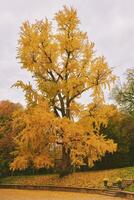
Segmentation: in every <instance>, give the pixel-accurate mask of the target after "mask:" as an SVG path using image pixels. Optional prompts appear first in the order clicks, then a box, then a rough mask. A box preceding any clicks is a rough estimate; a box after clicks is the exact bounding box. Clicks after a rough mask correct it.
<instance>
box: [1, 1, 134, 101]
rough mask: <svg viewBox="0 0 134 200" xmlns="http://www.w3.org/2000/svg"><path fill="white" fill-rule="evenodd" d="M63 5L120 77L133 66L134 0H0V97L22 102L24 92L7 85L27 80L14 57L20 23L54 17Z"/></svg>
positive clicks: (25, 73)
mask: <svg viewBox="0 0 134 200" xmlns="http://www.w3.org/2000/svg"><path fill="white" fill-rule="evenodd" d="M63 5H68V6H70V5H71V6H73V7H75V8H76V9H77V11H78V16H79V18H80V20H81V28H82V30H84V31H87V32H88V35H89V38H90V40H91V41H93V42H95V45H96V46H95V48H96V50H97V52H98V54H100V55H104V56H105V57H106V59H107V61H108V63H109V65H110V66H111V67H114V72H115V73H116V74H117V75H118V76H120V78H121V79H122V80H123V79H124V76H123V74H124V72H125V71H126V69H127V68H132V67H134V0H0V99H10V100H12V101H14V102H21V103H22V104H24V97H23V93H22V92H21V91H20V90H17V89H15V88H10V87H11V85H12V84H13V83H15V82H16V81H17V80H25V81H27V80H28V79H29V75H28V73H27V72H24V70H22V69H20V64H18V61H17V60H16V47H17V39H18V37H19V27H20V26H21V24H22V22H23V21H25V20H30V21H31V22H33V21H34V20H35V19H39V20H40V19H44V18H45V17H46V16H47V17H48V18H49V19H53V15H54V13H55V12H57V11H58V10H59V9H61V8H62V6H63ZM85 98H86V97H85Z"/></svg>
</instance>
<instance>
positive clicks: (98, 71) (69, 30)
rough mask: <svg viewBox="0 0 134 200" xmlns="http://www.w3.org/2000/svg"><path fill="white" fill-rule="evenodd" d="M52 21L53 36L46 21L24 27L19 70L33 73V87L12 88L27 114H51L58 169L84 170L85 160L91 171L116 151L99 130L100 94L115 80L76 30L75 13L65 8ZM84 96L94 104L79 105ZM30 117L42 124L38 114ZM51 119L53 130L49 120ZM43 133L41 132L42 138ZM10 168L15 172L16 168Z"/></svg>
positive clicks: (77, 20)
mask: <svg viewBox="0 0 134 200" xmlns="http://www.w3.org/2000/svg"><path fill="white" fill-rule="evenodd" d="M54 19H55V21H56V24H57V27H56V29H55V30H54V31H53V30H52V24H51V22H49V21H48V19H46V20H44V21H36V22H35V23H34V24H30V23H29V22H28V21H27V22H24V23H23V25H22V27H21V33H20V39H19V46H18V58H19V60H20V62H21V64H22V68H24V69H26V70H27V71H29V72H31V74H32V77H33V80H34V82H35V84H34V87H33V86H32V85H31V84H30V83H29V84H25V83H23V82H22V81H18V82H17V83H16V84H15V85H16V86H17V87H21V88H22V89H23V90H24V92H25V98H26V101H27V104H28V110H26V111H25V112H26V113H28V112H30V108H31V109H36V108H37V109H38V106H40V102H42V101H44V102H45V101H46V102H47V103H48V106H49V111H47V112H50V113H51V112H52V113H54V117H55V118H56V120H55V123H54V124H55V126H54V127H55V129H56V138H55V140H54V141H53V143H55V144H57V145H61V148H62V167H63V168H69V166H71V165H76V166H79V165H82V164H83V163H84V160H85V158H87V159H88V164H89V165H90V166H91V165H92V164H93V162H94V161H95V160H97V159H100V158H101V157H102V156H103V155H104V154H105V152H106V151H109V152H113V151H115V150H116V145H115V144H114V143H113V141H112V140H106V139H105V138H104V137H103V135H102V134H100V128H99V126H100V124H101V123H103V122H104V123H105V125H106V121H107V120H106V116H107V117H108V114H106V113H108V109H104V113H103V110H101V111H100V110H99V109H98V107H99V108H100V107H102V106H104V96H103V89H104V88H105V87H106V86H108V87H110V84H111V83H112V82H113V81H114V80H115V76H114V75H113V74H112V71H111V69H110V68H109V66H108V64H107V62H106V61H105V59H104V57H97V56H95V53H94V50H93V47H94V44H93V43H92V42H90V41H89V39H88V36H87V33H85V32H82V31H81V30H80V28H79V24H80V21H79V19H78V17H77V12H76V10H75V9H73V8H67V7H64V8H63V10H61V11H59V12H58V13H56V14H55V18H54ZM84 92H88V93H89V103H90V102H91V100H92V101H93V103H92V104H89V105H88V106H87V105H83V104H81V103H78V99H79V98H80V97H81V95H82V94H83V93H84ZM97 105H98V106H97ZM98 111H100V112H101V115H99V113H98ZM32 112H33V113H34V111H32ZM42 112H43V110H42ZM34 114H36V115H37V117H36V119H37V118H38V120H39V121H40V118H39V116H40V113H39V112H35V113H34ZM44 115H45V113H44ZM100 116H101V117H100ZM28 117H30V115H29V116H28ZM44 117H45V116H44ZM49 118H50V120H49V121H50V124H51V117H50V115H49ZM46 121H47V120H46ZM31 123H32V122H31ZM39 123H40V122H39ZM44 123H45V119H44ZM36 124H38V123H37V122H36ZM42 125H43V124H42ZM27 127H29V129H28V128H27ZM41 127H42V126H41ZM46 130H47V129H46ZM30 131H31V133H33V134H32V137H34V136H35V134H34V133H35V131H34V127H33V125H32V124H31V125H30V123H29V121H27V120H26V129H24V131H22V132H21V133H20V134H21V135H22V137H23V134H26V136H27V137H29V136H30ZM41 133H42V130H40V133H39V136H40V137H41ZM48 134H49V133H48ZM20 140H21V139H20ZM48 141H49V140H48ZM31 143H32V140H31ZM18 144H19V146H24V145H25V140H22V142H21V143H19V141H18ZM31 145H32V144H31ZM20 149H21V147H20ZM27 150H29V149H27ZM43 151H44V150H43ZM34 153H35V152H34ZM22 154H23V151H22V152H21V151H20V152H19V151H18V156H19V155H21V156H22ZM45 155H46V154H45ZM45 155H44V160H45ZM17 159H18V157H17V158H16V159H15V161H14V163H15V162H16V160H17ZM18 162H19V160H18ZM14 163H13V166H14V167H13V168H14V169H15V168H17V166H18V165H17V163H16V164H14ZM42 166H43V165H41V167H42ZM44 166H45V162H44Z"/></svg>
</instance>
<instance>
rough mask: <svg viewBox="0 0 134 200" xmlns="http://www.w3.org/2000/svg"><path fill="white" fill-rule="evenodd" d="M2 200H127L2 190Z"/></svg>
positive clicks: (99, 196)
mask: <svg viewBox="0 0 134 200" xmlns="http://www.w3.org/2000/svg"><path fill="white" fill-rule="evenodd" d="M0 200H125V199H123V198H118V197H109V196H103V195H97V194H85V193H73V192H54V191H53V192H51V191H35V190H15V189H14V190H13V189H0Z"/></svg>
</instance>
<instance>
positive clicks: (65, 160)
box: [60, 146, 72, 177]
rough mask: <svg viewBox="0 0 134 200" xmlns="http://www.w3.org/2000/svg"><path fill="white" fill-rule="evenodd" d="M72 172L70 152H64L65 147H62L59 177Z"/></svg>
mask: <svg viewBox="0 0 134 200" xmlns="http://www.w3.org/2000/svg"><path fill="white" fill-rule="evenodd" d="M71 172H72V166H71V159H70V151H69V150H68V151H66V149H65V147H64V146H62V163H61V169H60V177H63V176H66V175H68V174H70V173H71Z"/></svg>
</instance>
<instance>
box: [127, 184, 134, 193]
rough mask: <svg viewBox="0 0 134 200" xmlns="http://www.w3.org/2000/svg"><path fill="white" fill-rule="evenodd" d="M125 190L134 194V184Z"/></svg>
mask: <svg viewBox="0 0 134 200" xmlns="http://www.w3.org/2000/svg"><path fill="white" fill-rule="evenodd" d="M125 190H126V191H128V192H134V184H132V185H130V186H128V187H127V188H125Z"/></svg>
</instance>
